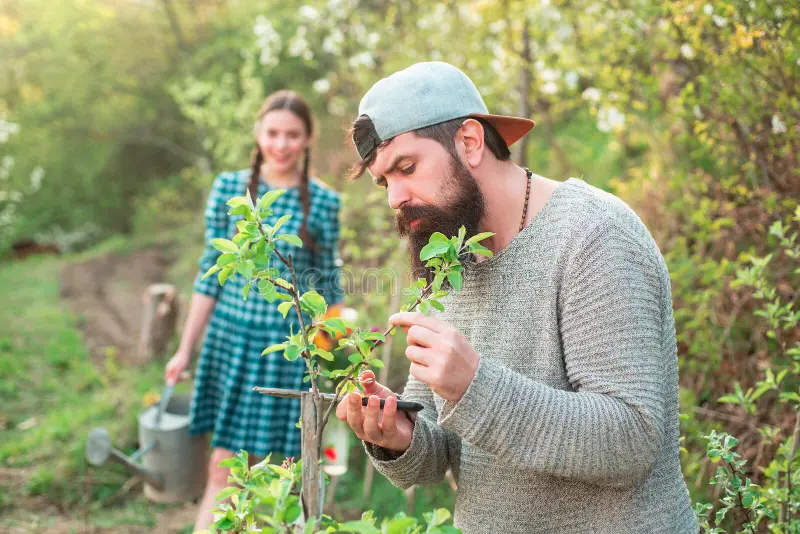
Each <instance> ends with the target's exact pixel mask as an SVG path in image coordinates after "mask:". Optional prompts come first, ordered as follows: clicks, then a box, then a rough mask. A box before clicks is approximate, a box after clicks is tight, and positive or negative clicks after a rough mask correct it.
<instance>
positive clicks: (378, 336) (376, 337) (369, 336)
mask: <svg viewBox="0 0 800 534" xmlns="http://www.w3.org/2000/svg"><path fill="white" fill-rule="evenodd" d="M364 339H366V340H367V341H382V342H384V343H385V342H386V336H384V335H383V334H382V333H380V332H367V333H366V334H364Z"/></svg>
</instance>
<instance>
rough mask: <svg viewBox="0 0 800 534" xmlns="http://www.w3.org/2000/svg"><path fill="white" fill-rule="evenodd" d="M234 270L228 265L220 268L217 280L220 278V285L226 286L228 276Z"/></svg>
mask: <svg viewBox="0 0 800 534" xmlns="http://www.w3.org/2000/svg"><path fill="white" fill-rule="evenodd" d="M232 272H233V270H232V269H229V268H227V267H225V268H223V269H220V271H219V274H218V275H217V280H219V285H221V286H224V285H225V282H226V281H227V280H228V277H229V276H230V275H231V273H232Z"/></svg>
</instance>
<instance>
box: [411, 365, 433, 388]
mask: <svg viewBox="0 0 800 534" xmlns="http://www.w3.org/2000/svg"><path fill="white" fill-rule="evenodd" d="M408 372H409V373H410V374H411V376H413V377H414V378H416V379H417V380H419V381H420V382H422V383H424V384H428V385H429V386H430V385H431V382H432V381H433V372H432V371H431V369H430V367H426V366H424V365H420V364H418V363H412V364H411V366H410V367H409V368H408Z"/></svg>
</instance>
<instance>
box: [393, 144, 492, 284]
mask: <svg viewBox="0 0 800 534" xmlns="http://www.w3.org/2000/svg"><path fill="white" fill-rule="evenodd" d="M440 195H441V198H442V199H443V200H444V203H445V205H444V207H438V206H432V205H425V206H412V207H408V208H400V209H398V210H397V213H396V214H395V227H396V229H397V233H398V235H400V236H401V237H408V251H409V255H410V262H411V276H412V277H413V278H414V279H417V278H422V277H424V278H425V279H427V280H428V281H429V282H430V281H431V279H432V277H431V276H430V269H429V268H428V267H425V262H423V261H422V260H420V259H419V253H420V251H421V250H422V248H423V247H424V246H425V245H427V244H428V240H429V239H430V237H431V235H433V233H434V232H441V233H443V234H444V235H446V236H447V237H448V238H450V237H452V236H455V235H458V230H459V229H460V228H461V227H462V226H464V227H465V228H466V230H467V236H468V237H469V236H472V235H475V234H477V233H478V225H479V224H480V221H481V219H483V215H484V213H485V211H486V201H485V199H484V198H483V193H481V190H480V186H479V185H478V182H477V181H476V180H475V178H474V177H473V176H472V173H470V172H469V169H467V168H466V167H465V166H464V164H463V163H461V161H460V160H459V159H458V158H455V157H453V156H451V157H450V175H449V176H448V177H447V179H446V180H445V181H444V184H443V186H442V188H441V190H440ZM414 219H419V224H418V225H417V227H416V228H415V229H413V230H412V229H411V225H410V223H411V221H413V220H414Z"/></svg>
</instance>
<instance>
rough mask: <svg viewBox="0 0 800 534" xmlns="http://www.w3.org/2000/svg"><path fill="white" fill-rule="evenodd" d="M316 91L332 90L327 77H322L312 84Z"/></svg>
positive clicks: (323, 92) (325, 91)
mask: <svg viewBox="0 0 800 534" xmlns="http://www.w3.org/2000/svg"><path fill="white" fill-rule="evenodd" d="M312 87H313V88H314V91H316V92H317V93H321V94H325V93H327V92H328V91H330V90H331V82H329V81H328V79H327V78H321V79H319V80H317V81H315V82H314V83H313V84H312Z"/></svg>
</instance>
